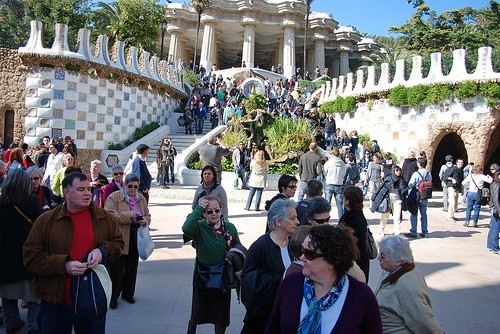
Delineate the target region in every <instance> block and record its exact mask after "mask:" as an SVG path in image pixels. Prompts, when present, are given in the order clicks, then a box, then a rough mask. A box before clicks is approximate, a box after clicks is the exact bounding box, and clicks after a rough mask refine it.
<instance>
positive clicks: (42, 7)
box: [24, 0, 91, 49]
mask: <svg viewBox="0 0 500 334" xmlns="http://www.w3.org/2000/svg"><path fill="white" fill-rule="evenodd" d="M24 3H25V9H26V18H27V20H29V21H30V20H38V21H42V22H43V25H44V29H43V37H42V41H43V44H44V46H46V47H50V46H52V42H53V41H54V35H55V33H54V25H55V24H56V23H64V24H67V25H68V44H69V45H70V47H71V48H73V49H74V48H75V47H76V40H77V35H78V30H79V29H80V28H84V27H86V26H87V23H88V19H89V15H90V11H91V8H90V5H91V1H89V0H25V1H24Z"/></svg>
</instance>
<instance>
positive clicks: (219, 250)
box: [182, 195, 240, 334]
mask: <svg viewBox="0 0 500 334" xmlns="http://www.w3.org/2000/svg"><path fill="white" fill-rule="evenodd" d="M222 211H223V207H222V205H221V200H220V197H218V196H215V195H207V196H204V197H202V198H200V199H199V201H198V204H197V205H196V207H195V208H194V209H193V212H192V213H191V214H190V215H189V216H188V217H187V218H186V221H185V222H184V225H183V226H182V232H184V234H186V235H187V236H188V237H190V238H192V239H193V247H195V248H196V260H195V261H196V262H197V263H199V264H202V265H205V266H215V265H217V264H220V263H223V262H224V261H225V260H224V259H225V256H226V252H227V250H228V249H230V248H232V247H233V246H234V245H236V244H239V243H240V239H239V237H238V231H236V227H234V225H233V224H231V223H229V222H228V221H224V219H223V217H222ZM194 275H196V271H195V272H194ZM196 279H197V277H194V278H193V281H194V280H196ZM230 308H231V290H229V289H228V290H227V291H226V292H222V293H220V294H205V293H203V292H202V291H196V287H195V286H194V284H193V298H192V304H191V317H190V320H189V324H188V331H187V332H188V334H189V333H196V326H197V325H198V324H207V323H209V324H214V326H215V333H216V334H222V333H224V332H225V331H226V327H227V326H229V323H230Z"/></svg>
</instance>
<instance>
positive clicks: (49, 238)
mask: <svg viewBox="0 0 500 334" xmlns="http://www.w3.org/2000/svg"><path fill="white" fill-rule="evenodd" d="M89 209H90V215H91V217H92V225H93V226H94V234H95V241H94V242H95V245H94V247H96V248H99V249H100V250H101V252H102V253H103V258H105V257H107V260H108V261H113V260H114V259H116V258H118V257H119V256H120V254H121V251H122V249H123V246H124V242H123V237H122V233H121V230H120V226H119V225H118V223H117V222H116V221H115V219H114V218H113V216H112V215H111V214H110V213H109V212H107V211H106V210H104V209H102V208H99V207H97V206H96V205H95V204H94V203H93V202H92V203H90V206H89ZM72 240H73V223H72V221H71V218H70V217H68V216H66V205H60V206H58V207H57V208H55V209H53V210H50V211H48V212H46V213H44V214H43V215H41V216H40V217H38V219H37V220H36V221H35V223H34V224H33V227H32V229H31V231H30V234H29V235H28V239H27V240H26V242H25V244H24V247H23V250H24V265H25V266H26V269H28V270H29V271H31V272H33V273H35V275H36V277H35V281H34V290H35V293H36V295H37V297H38V298H39V299H42V300H45V301H47V302H50V303H60V302H62V300H63V292H64V280H65V277H66V267H65V264H66V262H67V261H68V260H69V252H70V249H71V242H72Z"/></svg>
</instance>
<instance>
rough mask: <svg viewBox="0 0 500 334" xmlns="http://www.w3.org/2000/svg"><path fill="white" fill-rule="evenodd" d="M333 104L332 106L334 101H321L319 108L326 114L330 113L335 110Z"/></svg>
mask: <svg viewBox="0 0 500 334" xmlns="http://www.w3.org/2000/svg"><path fill="white" fill-rule="evenodd" d="M333 106H334V101H328V102H325V103H323V104H322V105H321V106H320V107H319V109H320V110H321V112H325V113H327V114H331V113H333V112H335V110H334V107H333Z"/></svg>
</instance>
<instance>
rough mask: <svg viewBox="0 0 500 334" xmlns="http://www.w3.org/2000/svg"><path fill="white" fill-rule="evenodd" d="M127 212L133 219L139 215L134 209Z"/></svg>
mask: <svg viewBox="0 0 500 334" xmlns="http://www.w3.org/2000/svg"><path fill="white" fill-rule="evenodd" d="M129 214H130V219H135V218H137V216H139V214H138V213H137V212H135V211H130V212H129Z"/></svg>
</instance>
